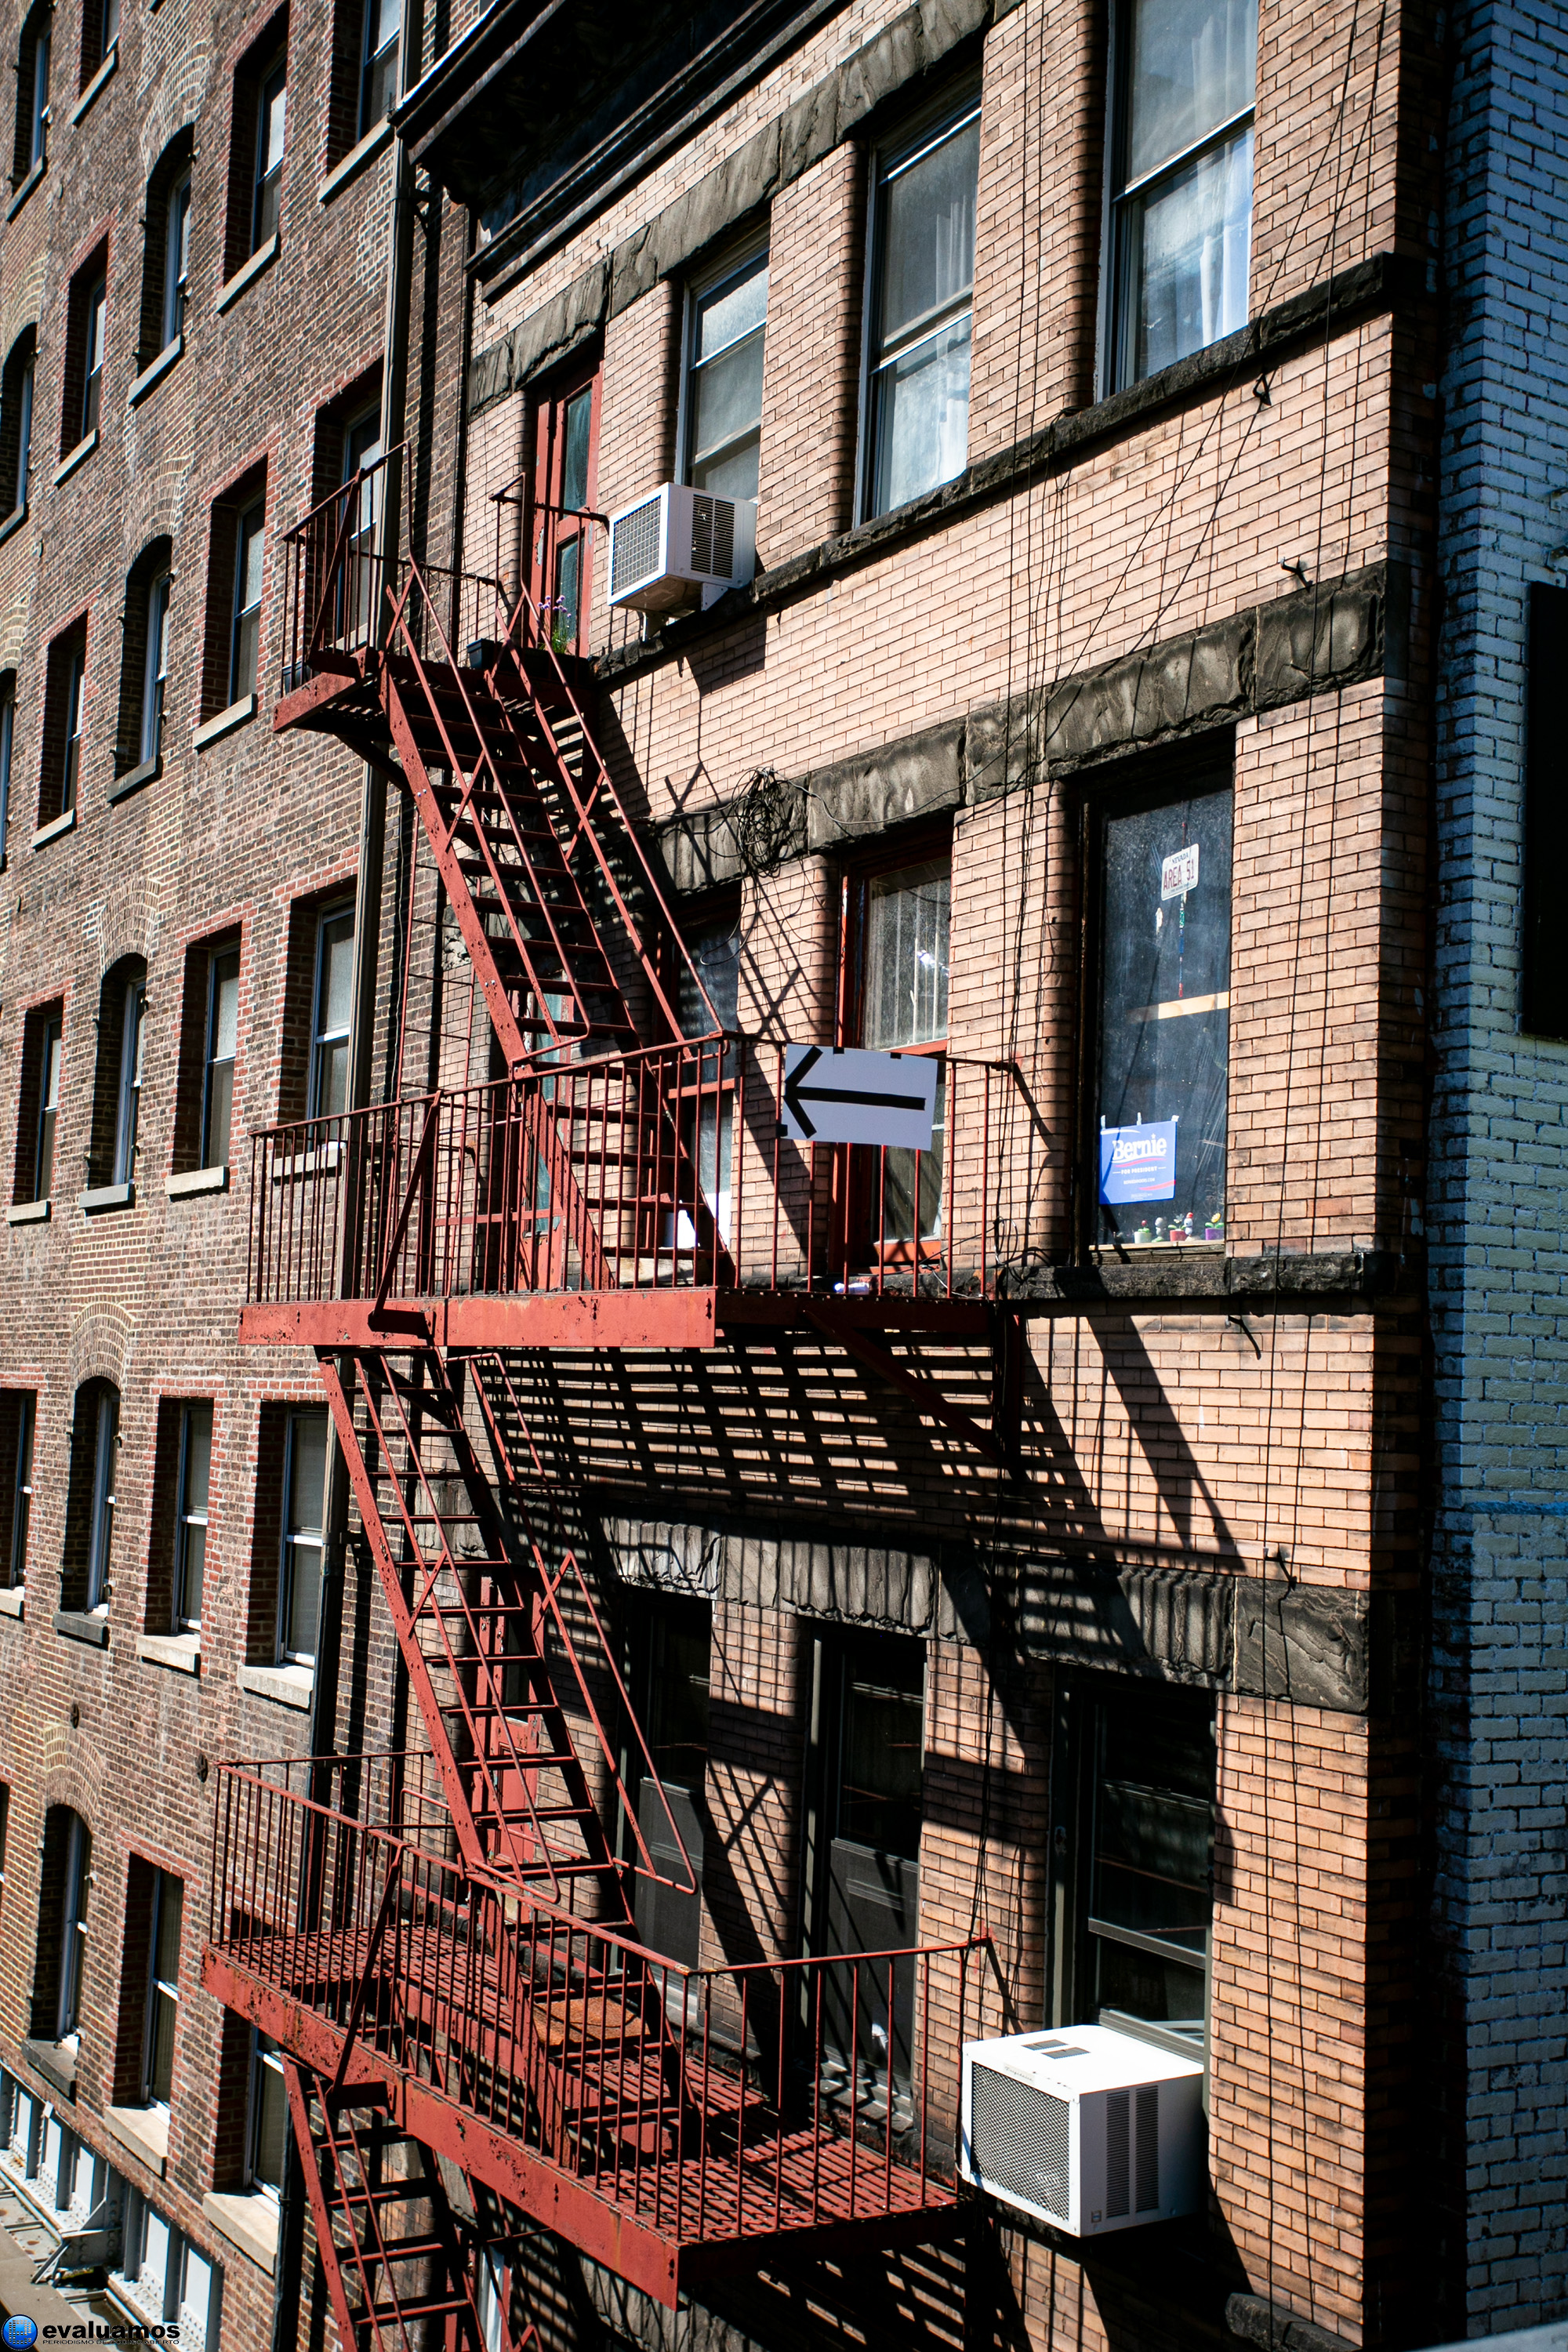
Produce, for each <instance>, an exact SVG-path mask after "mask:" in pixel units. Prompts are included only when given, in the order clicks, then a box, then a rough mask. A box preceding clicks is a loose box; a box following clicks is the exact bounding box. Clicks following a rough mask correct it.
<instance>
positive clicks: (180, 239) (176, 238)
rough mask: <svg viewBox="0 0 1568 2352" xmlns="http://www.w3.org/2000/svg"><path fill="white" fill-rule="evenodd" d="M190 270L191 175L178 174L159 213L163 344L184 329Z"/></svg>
mask: <svg viewBox="0 0 1568 2352" xmlns="http://www.w3.org/2000/svg"><path fill="white" fill-rule="evenodd" d="M190 267H191V175H190V173H188V172H184V173H181V175H180V177H179V179H177V180H176V181H175V183H174V186H173V187H172V188H171V189H170V191H169V198H168V203H167V205H165V207H164V212H163V344H162V346H161V348H162V349H163V350H164V351H167V350H168V348H169V345H170V344H171V343H172V342H173V341H174V340H175V338H176V336H178V335H180V334H181V333H182V332H183V331H184V324H185V295H186V291H187V285H188V280H189V277H190Z"/></svg>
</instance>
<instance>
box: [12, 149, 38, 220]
mask: <svg viewBox="0 0 1568 2352" xmlns="http://www.w3.org/2000/svg"><path fill="white" fill-rule="evenodd" d="M48 168H49V159H48V157H47V155H40V156H39V158H38V160H37V163H35V164H34V166H33V168H32V170H31V171H30V172H29V173H28V174H27V176H26V179H25V180H24V181H23V183H22V184H21V186H20V187H19V188H18V189H17V191H16V194H15V195H14V196H13V197H12V199H11V201H10V203H9V204H8V205H6V207H5V217H6V219H7V220H8V221H14V220H15V219H16V215H17V214H18V213H19V212H20V211H21V209H22V206H23V205H25V204H26V201H27V198H28V197H29V196H30V195H31V194H32V193H33V190H34V189H35V188H36V187H37V184H38V182H39V181H40V180H41V179H42V178H43V176H44V173H46V172H47V170H48Z"/></svg>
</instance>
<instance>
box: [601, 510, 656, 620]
mask: <svg viewBox="0 0 1568 2352" xmlns="http://www.w3.org/2000/svg"><path fill="white" fill-rule="evenodd" d="M661 504H662V500H660V499H658V498H657V497H655V498H651V499H644V501H643V503H642V505H641V506H640V507H633V508H632V509H630V511H629V512H628V513H626V514H624V515H617V516H616V527H615V530H614V532H613V534H612V536H611V540H610V593H611V595H612V596H619V595H622V594H624V593H625V592H626V589H628V588H635V587H636V585H637V582H638V581H639V580H646V579H647V577H648V574H649V573H650V572H657V571H658V568H659V544H658V536H659V530H658V517H659V508H660V506H661Z"/></svg>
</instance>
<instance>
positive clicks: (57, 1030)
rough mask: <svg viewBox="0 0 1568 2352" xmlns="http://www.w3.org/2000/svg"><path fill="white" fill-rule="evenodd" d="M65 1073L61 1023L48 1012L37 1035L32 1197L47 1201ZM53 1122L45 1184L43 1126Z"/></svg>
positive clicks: (50, 1187) (62, 1027)
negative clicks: (35, 1121) (36, 1102)
mask: <svg viewBox="0 0 1568 2352" xmlns="http://www.w3.org/2000/svg"><path fill="white" fill-rule="evenodd" d="M64 1071H65V1024H64V1021H63V1020H62V1018H61V1016H60V1014H59V1013H50V1015H49V1017H48V1019H47V1021H46V1022H45V1023H44V1024H43V1027H42V1028H41V1029H40V1030H39V1032H38V1119H37V1130H36V1132H35V1135H34V1139H33V1198H34V1200H35V1201H47V1199H48V1198H49V1196H50V1193H51V1192H52V1190H53V1187H54V1181H55V1151H56V1147H57V1145H58V1141H59V1116H60V1079H61V1077H62V1076H63V1075H64ZM51 1118H52V1119H53V1121H54V1124H53V1126H51V1127H50V1129H49V1165H48V1169H47V1182H46V1181H45V1175H46V1171H45V1168H44V1123H45V1121H46V1120H47V1119H51Z"/></svg>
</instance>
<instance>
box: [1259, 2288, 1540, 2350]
mask: <svg viewBox="0 0 1568 2352" xmlns="http://www.w3.org/2000/svg"><path fill="white" fill-rule="evenodd" d="M1225 2324H1226V2326H1227V2327H1228V2328H1229V2330H1230V2332H1231V2334H1232V2335H1233V2336H1243V2337H1245V2339H1246V2341H1247V2343H1248V2344H1260V2345H1262V2346H1263V2347H1264V2352H1351V2346H1350V2340H1349V2338H1348V2337H1347V2336H1334V2335H1331V2333H1330V2331H1329V2330H1328V2328H1326V2327H1320V2326H1318V2324H1317V2322H1316V2321H1315V2320H1312V2319H1298V2318H1297V2316H1296V2315H1295V2313H1294V2312H1292V2311H1287V2310H1286V2308H1285V2306H1284V2305H1283V2304H1279V2303H1266V2302H1265V2301H1264V2298H1263V2297H1262V2295H1260V2294H1233V2295H1232V2296H1231V2297H1230V2299H1229V2301H1228V2302H1227V2303H1226V2306H1225ZM1497 2340H1498V2339H1497V2338H1496V2337H1494V2338H1493V2342H1494V2343H1495V2342H1496V2341H1497Z"/></svg>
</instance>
